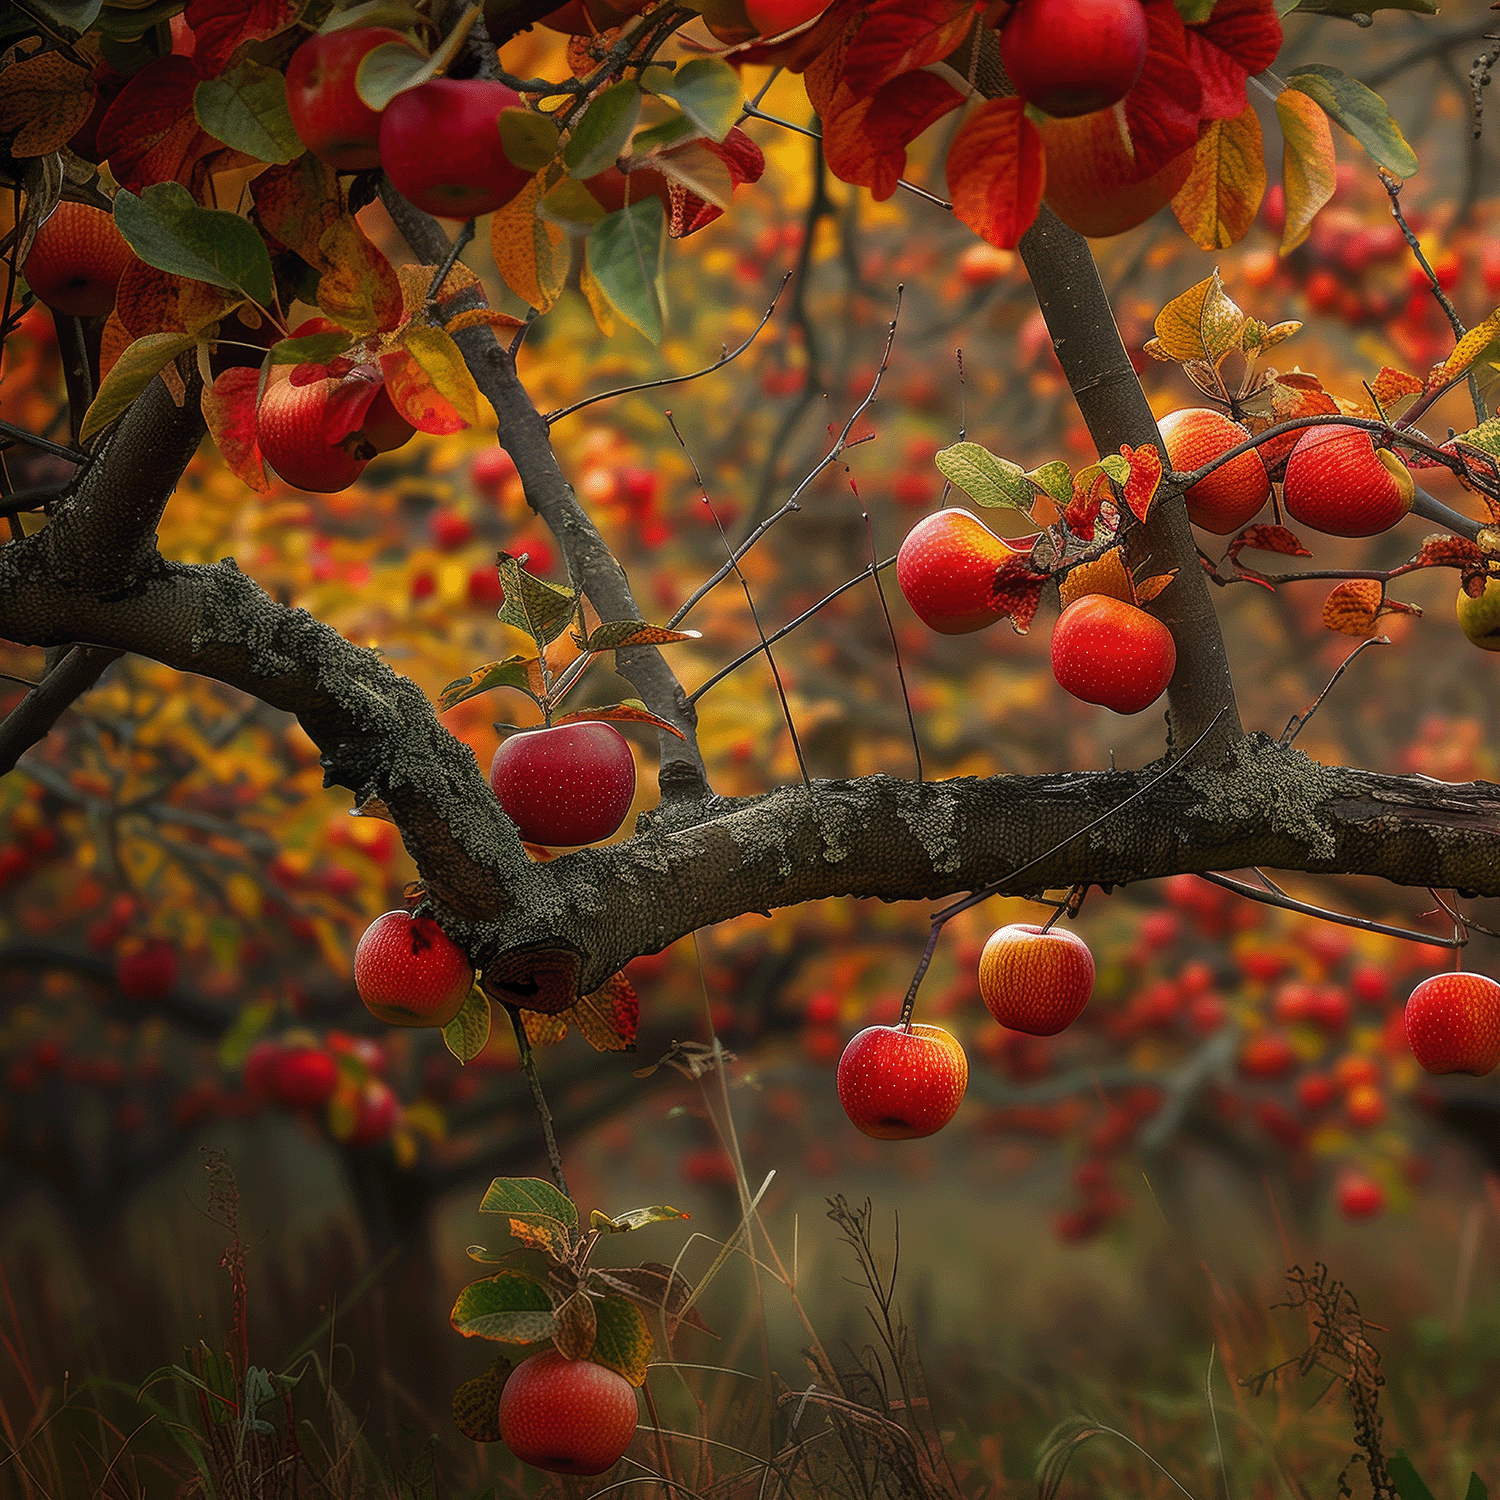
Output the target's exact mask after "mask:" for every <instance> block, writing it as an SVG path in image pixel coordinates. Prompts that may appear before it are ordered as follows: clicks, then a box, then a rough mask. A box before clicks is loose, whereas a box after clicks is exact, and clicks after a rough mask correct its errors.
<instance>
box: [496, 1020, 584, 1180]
mask: <svg viewBox="0 0 1500 1500" xmlns="http://www.w3.org/2000/svg"><path fill="white" fill-rule="evenodd" d="M505 1011H506V1014H507V1015H508V1016H509V1017H510V1024H511V1028H512V1030H514V1032H515V1034H516V1049H517V1051H518V1052H519V1053H520V1054H521V1071H522V1072H523V1073H525V1075H526V1082H527V1083H528V1084H530V1086H531V1102H532V1103H533V1104H534V1105H535V1106H536V1113H537V1118H538V1119H539V1120H540V1121H541V1122H542V1139H543V1140H544V1141H545V1142H546V1143H547V1165H548V1166H550V1167H551V1168H552V1180H553V1181H554V1182H555V1183H556V1184H557V1190H558V1192H560V1193H561V1194H562V1195H563V1196H564V1197H565V1198H571V1197H572V1196H573V1195H572V1193H570V1192H569V1191H568V1180H567V1178H566V1177H564V1176H563V1164H562V1154H561V1152H559V1151H558V1149H557V1136H556V1134H555V1133H554V1131H553V1129H552V1111H551V1110H550V1109H548V1108H547V1096H546V1095H545V1094H543V1093H542V1080H541V1077H540V1076H539V1075H538V1073H537V1069H536V1054H535V1053H534V1052H533V1051H532V1050H531V1038H530V1037H529V1036H527V1035H526V1023H525V1022H524V1021H523V1020H522V1019H521V1009H520V1007H519V1006H517V1005H507V1006H506V1007H505Z"/></svg>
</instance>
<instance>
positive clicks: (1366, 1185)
mask: <svg viewBox="0 0 1500 1500" xmlns="http://www.w3.org/2000/svg"><path fill="white" fill-rule="evenodd" d="M1335 1195H1336V1199H1337V1202H1338V1206H1339V1212H1340V1213H1341V1214H1343V1216H1344V1217H1345V1218H1346V1219H1373V1218H1374V1217H1375V1216H1376V1215H1377V1214H1378V1213H1379V1212H1380V1211H1381V1210H1382V1209H1383V1208H1384V1207H1385V1189H1384V1188H1383V1187H1381V1185H1380V1184H1379V1183H1378V1182H1376V1181H1375V1179H1374V1178H1373V1177H1369V1176H1366V1174H1365V1173H1363V1172H1361V1171H1358V1170H1356V1169H1350V1170H1349V1171H1346V1172H1341V1173H1340V1174H1339V1180H1338V1186H1337V1188H1336V1189H1335Z"/></svg>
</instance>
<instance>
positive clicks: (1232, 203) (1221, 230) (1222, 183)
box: [1172, 104, 1266, 250]
mask: <svg viewBox="0 0 1500 1500" xmlns="http://www.w3.org/2000/svg"><path fill="white" fill-rule="evenodd" d="M1264 151H1265V147H1264V143H1263V142H1262V140H1261V133H1260V118H1259V116H1257V115H1256V113H1255V106H1254V105H1253V104H1246V105H1245V107H1244V109H1242V110H1241V111H1240V112H1239V114H1237V115H1236V116H1235V117H1234V118H1233V119H1232V120H1211V121H1209V123H1208V124H1207V125H1206V126H1205V127H1204V129H1203V134H1202V135H1200V136H1199V137H1198V149H1197V151H1196V152H1195V154H1194V156H1193V170H1192V171H1191V172H1190V173H1189V174H1188V180H1187V181H1186V182H1185V183H1183V185H1182V186H1181V187H1180V188H1179V189H1178V190H1177V196H1176V197H1175V198H1173V199H1172V212H1173V213H1174V214H1176V215H1177V222H1178V223H1179V224H1181V225H1182V227H1183V229H1185V230H1186V231H1187V233H1188V236H1189V238H1191V240H1192V241H1193V243H1194V244H1195V245H1197V246H1198V248H1199V249H1200V250H1227V249H1228V248H1229V247H1230V246H1231V245H1233V244H1236V243H1237V242H1238V241H1240V240H1242V239H1243V238H1244V237H1245V235H1246V233H1247V232H1248V231H1249V229H1250V226H1251V225H1252V224H1253V223H1254V222H1255V214H1256V211H1257V210H1258V209H1259V208H1260V200H1261V198H1262V197H1264V196H1265V191H1266V163H1265V155H1264Z"/></svg>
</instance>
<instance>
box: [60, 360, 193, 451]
mask: <svg viewBox="0 0 1500 1500" xmlns="http://www.w3.org/2000/svg"><path fill="white" fill-rule="evenodd" d="M197 342H198V336H197V335H196V334H192V333H148V334H147V335H146V336H145V338H140V339H137V340H136V341H135V342H134V343H133V344H131V345H130V346H129V347H128V348H127V349H126V350H125V352H124V353H123V354H122V355H121V356H120V357H119V359H117V360H116V361H115V363H114V367H113V368H112V369H111V370H110V372H109V374H108V375H107V376H105V378H104V384H103V385H101V386H100V387H99V394H98V395H97V396H95V397H94V400H93V402H92V404H91V405H90V406H89V409H88V411H86V412H85V413H84V416H83V426H82V427H81V428H80V429H79V433H78V441H79V442H81V443H87V442H88V441H89V440H90V439H91V438H93V437H95V436H96V435H97V434H99V433H101V432H103V431H104V429H105V428H106V427H108V426H109V425H110V424H111V423H112V422H113V421H114V420H115V419H116V418H117V417H119V416H120V415H121V414H122V413H123V412H124V411H125V409H126V407H128V406H129V405H130V403H131V402H132V401H134V400H135V398H136V397H137V396H139V395H140V393H141V392H142V391H143V390H145V389H146V387H147V386H148V385H150V384H151V382H152V381H153V380H155V379H156V376H157V374H158V372H160V371H161V370H163V369H165V368H166V366H167V365H169V364H171V363H172V361H173V360H174V359H176V358H177V356H178V355H179V354H182V353H184V352H185V351H187V350H188V349H191V348H192V347H193V345H194V344H196V343H197Z"/></svg>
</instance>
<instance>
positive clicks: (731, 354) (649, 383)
mask: <svg viewBox="0 0 1500 1500" xmlns="http://www.w3.org/2000/svg"><path fill="white" fill-rule="evenodd" d="M791 279H792V273H791V272H790V271H788V272H787V273H786V275H785V276H783V277H782V278H781V285H780V286H779V287H777V288H776V295H775V296H774V297H772V298H771V305H770V306H769V307H768V308H767V309H766V311H765V316H764V317H762V318H761V320H760V322H759V323H757V324H756V325H755V327H754V329H753V330H752V331H751V333H750V336H749V337H748V338H747V339H746V340H745V342H744V343H743V344H741V345H740V346H739V348H738V349H735V350H733V351H729V350H726V351H725V352H724V353H723V354H721V355H720V356H719V358H718V359H716V360H715V361H714V362H713V363H712V364H711V365H704V367H703V368H702V369H701V370H694V371H693V372H692V373H691V374H690V375H664V376H663V377H662V378H661V379H660V380H643V381H641V382H640V384H639V385H620V386H616V387H615V388H614V390H612V391H600V392H599V394H598V395H597V396H585V397H584V399H583V400H582V401H575V402H574V403H573V404H572V405H571V406H560V407H558V409H557V410H556V411H551V412H548V413H547V415H546V416H545V417H544V418H543V419H542V420H543V421H545V422H546V424H547V425H548V426H549V427H550V426H551V425H552V424H553V423H554V422H560V421H562V419H563V418H564V417H570V416H572V415H573V413H574V412H575V411H582V410H583V408H584V407H585V406H592V405H593V404H594V403H595V402H596V401H608V400H609V399H610V398H611V397H613V396H632V395H634V394H635V393H636V392H637V391H654V390H657V389H658V388H659V387H661V386H664V385H681V384H683V383H684V382H685V381H689V380H701V379H702V378H703V377H704V376H705V375H712V374H713V373H714V371H716V370H722V369H723V368H724V366H725V365H729V364H733V363H734V361H735V360H737V359H738V358H739V357H740V355H742V354H743V353H744V352H745V350H747V349H748V348H749V347H750V346H751V344H753V343H754V342H755V340H756V338H757V337H758V336H759V334H760V331H761V329H763V328H764V327H765V326H766V324H767V323H769V322H770V321H771V314H772V313H774V312H775V311H776V303H777V302H778V301H779V300H780V297H781V294H782V293H783V292H784V291H785V290H786V284H787V282H789V281H790V280H791Z"/></svg>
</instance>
